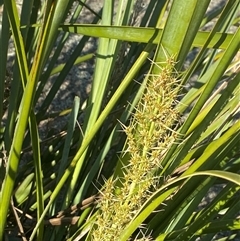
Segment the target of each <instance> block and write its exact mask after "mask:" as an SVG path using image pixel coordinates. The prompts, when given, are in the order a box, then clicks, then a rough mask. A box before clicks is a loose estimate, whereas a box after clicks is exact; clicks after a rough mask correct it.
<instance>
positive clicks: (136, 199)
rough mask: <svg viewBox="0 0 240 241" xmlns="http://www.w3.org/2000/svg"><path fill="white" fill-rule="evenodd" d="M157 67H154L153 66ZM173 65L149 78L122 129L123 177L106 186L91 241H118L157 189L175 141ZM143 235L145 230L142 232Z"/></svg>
mask: <svg viewBox="0 0 240 241" xmlns="http://www.w3.org/2000/svg"><path fill="white" fill-rule="evenodd" d="M154 64H155V65H157V63H154ZM173 65H174V61H171V59H169V61H168V62H167V63H166V65H165V66H164V67H162V68H161V67H160V66H158V67H159V68H161V69H160V74H159V75H148V81H147V85H146V89H145V93H144V94H143V97H142V99H141V101H140V102H139V104H138V105H137V107H136V110H135V114H134V115H133V118H132V120H131V122H130V125H129V126H127V127H126V126H124V127H123V128H124V131H125V133H126V135H127V145H126V146H127V147H126V149H125V151H123V153H122V157H124V155H128V156H129V161H128V163H125V164H124V165H123V167H122V172H123V176H122V177H121V178H120V177H116V178H111V179H109V180H108V181H106V183H105V188H104V190H103V193H102V199H101V202H100V210H101V215H99V217H98V219H97V222H96V223H97V224H96V227H95V230H94V232H93V240H95V241H96V240H109V241H110V240H118V238H119V236H120V234H121V231H122V230H123V229H124V228H125V227H126V225H127V224H128V223H129V222H130V221H131V220H132V218H133V217H134V215H135V214H136V213H137V212H138V211H139V209H140V208H141V206H142V205H143V203H144V202H145V201H146V199H147V198H148V197H149V196H150V195H151V193H152V192H153V191H155V190H156V189H157V188H158V182H157V177H156V176H155V175H154V173H156V172H155V171H156V169H158V168H161V160H162V157H163V156H164V153H165V152H166V150H167V149H168V148H169V146H170V145H171V144H172V143H173V142H174V141H176V132H175V131H174V130H172V129H171V128H172V126H173V124H174V123H175V122H176V121H177V117H178V113H177V111H176V110H175V109H174V106H175V102H176V98H177V92H178V90H179V84H178V80H177V79H176V73H174V66H173ZM142 233H144V228H143V230H142Z"/></svg>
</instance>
